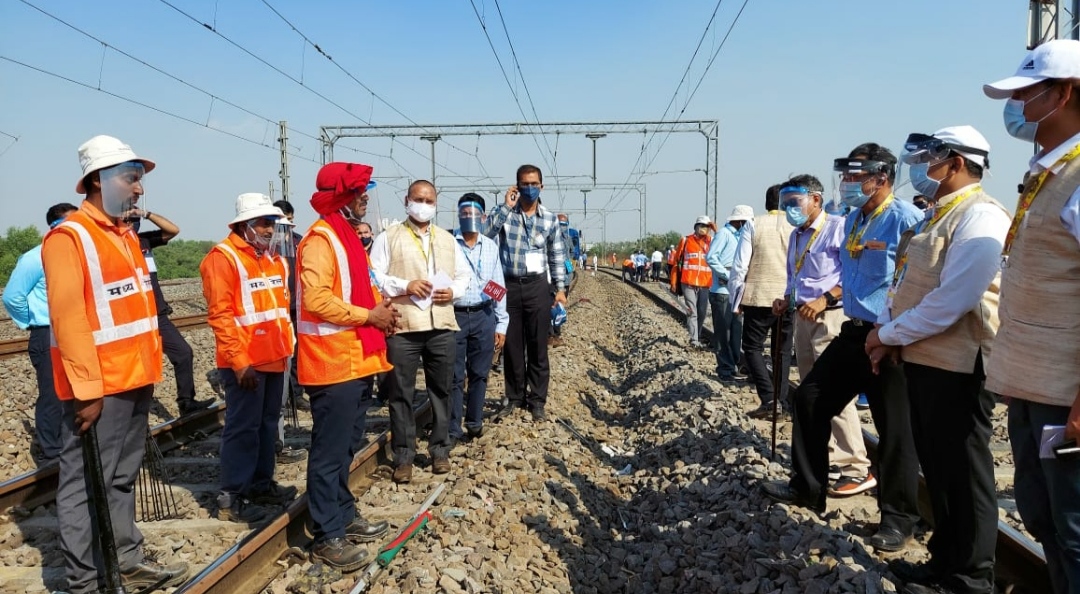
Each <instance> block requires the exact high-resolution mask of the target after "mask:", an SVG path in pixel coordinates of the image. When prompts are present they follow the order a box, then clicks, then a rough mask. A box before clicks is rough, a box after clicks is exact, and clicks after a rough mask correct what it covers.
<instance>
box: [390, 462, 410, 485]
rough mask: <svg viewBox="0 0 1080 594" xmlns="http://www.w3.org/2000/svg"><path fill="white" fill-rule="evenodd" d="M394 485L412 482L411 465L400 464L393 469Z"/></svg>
mask: <svg viewBox="0 0 1080 594" xmlns="http://www.w3.org/2000/svg"><path fill="white" fill-rule="evenodd" d="M393 479H394V482H395V483H407V482H409V481H411V480H412V464H402V465H400V466H397V467H395V468H394V476H393Z"/></svg>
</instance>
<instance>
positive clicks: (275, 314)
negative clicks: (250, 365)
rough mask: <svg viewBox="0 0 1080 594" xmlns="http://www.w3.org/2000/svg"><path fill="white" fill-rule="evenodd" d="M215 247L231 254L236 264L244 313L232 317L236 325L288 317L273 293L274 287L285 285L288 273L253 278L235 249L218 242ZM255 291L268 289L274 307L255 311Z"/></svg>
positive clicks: (286, 309)
mask: <svg viewBox="0 0 1080 594" xmlns="http://www.w3.org/2000/svg"><path fill="white" fill-rule="evenodd" d="M217 247H219V248H221V251H223V252H225V253H226V254H228V255H230V256H232V259H233V262H234V263H235V264H236V271H237V274H239V275H240V300H241V303H242V305H243V308H244V313H243V314H242V315H239V316H234V317H233V320H234V321H235V322H236V325H237V326H254V325H256V324H262V323H264V322H272V321H274V320H279V319H288V318H289V309H288V308H286V307H277V296H276V295H275V294H274V289H277V288H279V287H284V286H285V283H286V282H288V276H289V273H288V272H285V278H282V277H281V275H277V274H275V275H274V276H266V275H265V274H264V275H263V276H262V277H259V278H254V279H253V278H251V277H250V276H248V272H247V267H246V266H244V263H243V261H241V260H240V254H238V253H236V250H234V249H233V248H232V247H231V246H229V245H227V244H225V243H219V244H218V246H217ZM255 291H270V299H271V300H272V301H273V302H274V306H275V307H273V308H271V309H268V310H266V311H256V309H255Z"/></svg>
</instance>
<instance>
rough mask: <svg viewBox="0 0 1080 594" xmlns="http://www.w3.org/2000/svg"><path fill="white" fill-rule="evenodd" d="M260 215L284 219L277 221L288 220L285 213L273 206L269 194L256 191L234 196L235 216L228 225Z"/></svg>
mask: <svg viewBox="0 0 1080 594" xmlns="http://www.w3.org/2000/svg"><path fill="white" fill-rule="evenodd" d="M260 217H266V218H270V219H285V221H280V220H279V221H278V222H282V223H283V222H286V221H288V220H289V219H287V218H286V217H285V213H283V212H281V209H280V208H278V207H276V206H274V203H273V202H271V201H270V197H269V196H267V195H266V194H260V193H258V192H249V193H247V194H240V195H239V196H237V197H236V218H234V219H233V220H231V221H229V226H232V225H235V224H236V223H243V222H244V221H250V220H252V219H257V218H260ZM290 224H291V223H290Z"/></svg>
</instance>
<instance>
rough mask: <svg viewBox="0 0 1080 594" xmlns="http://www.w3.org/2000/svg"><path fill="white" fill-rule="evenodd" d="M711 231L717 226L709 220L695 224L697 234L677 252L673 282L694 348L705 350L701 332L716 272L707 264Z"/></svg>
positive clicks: (704, 218)
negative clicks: (681, 304) (683, 306)
mask: <svg viewBox="0 0 1080 594" xmlns="http://www.w3.org/2000/svg"><path fill="white" fill-rule="evenodd" d="M710 229H711V230H712V231H714V232H715V231H716V225H715V224H714V223H713V222H712V221H711V220H710V219H709V217H707V216H705V215H701V216H700V217H698V218H697V219H696V220H695V221H694V233H693V234H691V235H687V236H686V237H684V238H682V240H680V241H679V247H678V248H676V249H675V253H674V255H673V258H674V260H675V262H674V264H675V267H674V268H673V269H672V271H671V278H670V282H671V292H672V293H674V294H675V295H682V298H683V302H684V305H685V306H686V328H687V330H689V331H690V346H692V347H696V348H705V345H704V344H702V342H701V330H702V328H703V327H704V325H705V314H707V313H708V311H709V288H710V287H712V269H711V268H709V264H708V263H707V262H706V261H705V256H706V255H707V254H708V253H709V244H710V243H711V241H712V240H711V237H710V236H709V230H710Z"/></svg>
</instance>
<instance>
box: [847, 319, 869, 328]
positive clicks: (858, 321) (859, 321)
mask: <svg viewBox="0 0 1080 594" xmlns="http://www.w3.org/2000/svg"><path fill="white" fill-rule="evenodd" d="M848 321H849V322H851V324H852V325H853V326H860V327H863V326H869V327H871V328H873V327H874V323H873V322H867V321H866V320H862V319H859V318H848Z"/></svg>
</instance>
